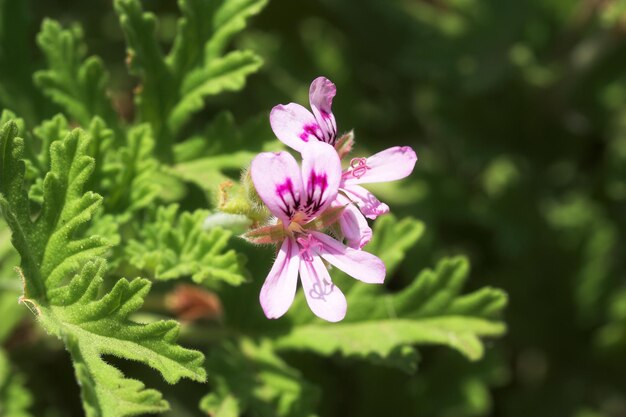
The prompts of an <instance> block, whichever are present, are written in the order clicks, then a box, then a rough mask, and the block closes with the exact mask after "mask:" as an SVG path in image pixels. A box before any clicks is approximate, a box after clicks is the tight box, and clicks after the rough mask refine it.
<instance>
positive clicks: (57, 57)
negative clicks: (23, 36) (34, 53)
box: [35, 19, 117, 127]
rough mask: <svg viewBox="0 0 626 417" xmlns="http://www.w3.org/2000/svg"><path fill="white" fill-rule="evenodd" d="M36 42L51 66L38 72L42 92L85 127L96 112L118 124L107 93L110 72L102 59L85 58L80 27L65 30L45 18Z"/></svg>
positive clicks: (37, 77)
mask: <svg viewBox="0 0 626 417" xmlns="http://www.w3.org/2000/svg"><path fill="white" fill-rule="evenodd" d="M37 44H38V45H39V47H40V48H41V50H42V52H43V53H44V55H45V57H46V60H47V62H48V69H46V70H41V71H37V72H36V73H35V84H36V85H37V86H38V87H39V88H40V89H41V91H42V92H43V93H44V94H45V95H46V96H48V97H49V98H50V99H51V100H52V101H54V102H55V103H56V104H58V105H59V106H61V107H62V108H63V109H64V110H65V111H66V112H67V113H68V114H69V115H70V116H71V117H72V118H74V119H75V120H76V121H77V122H78V123H79V124H81V125H82V126H85V127H86V126H88V125H89V123H90V122H91V119H92V117H94V116H96V115H98V116H100V117H103V118H104V119H105V120H106V121H107V122H108V123H109V124H113V123H116V120H117V118H116V116H115V113H114V112H113V108H112V107H111V103H110V101H109V98H108V97H107V94H106V86H107V82H108V75H107V73H106V71H105V69H104V65H103V63H102V60H101V59H100V58H98V57H94V56H91V57H88V58H86V59H85V55H86V46H85V44H84V43H83V33H82V30H81V29H80V27H79V26H72V27H71V28H69V29H63V28H62V27H61V25H60V24H59V23H58V22H55V21H54V20H50V19H44V21H43V23H42V26H41V32H40V33H39V35H38V36H37Z"/></svg>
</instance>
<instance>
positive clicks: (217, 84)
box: [115, 0, 264, 162]
mask: <svg viewBox="0 0 626 417" xmlns="http://www.w3.org/2000/svg"><path fill="white" fill-rule="evenodd" d="M230 3H241V2H225V3H224V4H222V5H217V4H215V3H213V2H212V1H209V0H181V1H180V2H179V5H180V9H181V11H182V17H181V18H180V20H179V23H178V32H177V36H176V38H175V40H174V46H173V49H172V51H171V53H170V54H169V56H168V57H167V58H165V57H164V55H163V52H162V50H161V48H160V46H159V44H158V42H157V40H156V36H155V21H156V20H155V17H154V15H153V14H152V13H144V12H143V10H142V8H141V5H140V3H139V1H138V0H116V2H115V8H116V11H117V13H118V15H119V17H120V21H121V23H122V28H123V29H124V32H125V34H126V38H127V42H128V63H129V66H130V69H131V71H132V72H133V73H134V74H135V75H137V76H138V77H139V78H140V79H141V86H140V88H139V89H138V90H137V91H138V94H137V96H136V101H137V106H138V108H139V117H140V118H141V120H142V121H145V122H148V123H150V125H151V127H152V129H153V131H154V135H155V138H156V150H157V153H158V155H159V157H160V159H162V160H166V161H167V162H171V160H172V158H173V149H172V147H173V144H174V142H175V141H174V138H175V136H176V134H177V133H178V131H179V130H180V129H181V128H182V127H183V125H184V124H185V122H186V121H187V120H189V118H190V117H191V115H192V114H193V113H194V112H196V111H198V110H199V109H200V108H202V106H203V98H204V97H206V96H208V95H215V94H218V93H220V92H223V91H237V90H240V89H241V88H242V87H243V86H244V84H245V79H246V77H247V76H248V75H249V74H251V73H252V72H255V71H256V70H257V69H258V68H259V67H260V65H261V60H260V58H259V57H258V56H256V55H255V54H254V53H252V52H250V51H233V52H231V53H229V54H227V55H225V56H222V55H221V52H222V50H223V45H225V42H226V40H227V39H229V38H230V36H232V35H233V34H234V33H235V32H236V31H237V30H241V29H242V28H243V27H244V26H245V24H244V22H245V19H246V18H247V17H248V16H250V15H252V14H254V13H256V12H258V11H259V10H260V9H261V8H262V6H263V4H264V2H254V3H258V4H257V5H253V4H252V3H251V4H250V5H247V6H245V5H244V6H245V7H241V8H239V9H237V8H236V9H232V4H230ZM211 22H213V23H211ZM219 39H221V40H219ZM212 41H214V42H217V44H219V45H222V46H220V47H219V48H217V49H218V50H219V51H220V53H219V54H217V55H211V56H209V54H208V53H207V51H208V50H216V48H215V47H209V45H210V44H211V42H212Z"/></svg>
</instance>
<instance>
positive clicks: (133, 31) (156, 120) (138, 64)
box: [115, 0, 178, 160]
mask: <svg viewBox="0 0 626 417" xmlns="http://www.w3.org/2000/svg"><path fill="white" fill-rule="evenodd" d="M115 10H116V12H117V14H118V15H119V18H120V23H121V25H122V29H123V30H124V33H125V35H126V40H127V43H128V45H127V54H128V58H127V63H128V66H129V68H130V71H131V73H132V74H134V75H136V76H138V77H139V78H140V79H141V82H142V83H141V86H140V88H139V93H138V94H137V95H136V97H135V100H136V104H137V108H138V111H139V118H140V120H142V121H144V122H148V123H150V126H151V127H152V130H153V132H154V135H155V140H156V144H157V152H158V154H159V155H160V157H161V158H162V159H164V160H169V159H171V151H172V150H171V147H172V144H173V141H174V139H173V136H172V134H171V132H170V131H169V129H168V128H167V126H166V121H167V119H168V116H169V112H170V110H171V108H172V106H173V105H174V103H175V101H176V98H177V96H178V92H177V90H178V86H177V83H176V81H175V79H174V77H173V74H172V73H171V71H170V70H169V68H168V67H167V65H166V63H165V59H164V56H163V51H162V50H161V48H160V46H159V44H158V42H157V40H156V34H155V29H156V19H155V17H154V14H152V13H144V12H143V10H142V8H141V4H140V3H139V1H137V0H116V1H115Z"/></svg>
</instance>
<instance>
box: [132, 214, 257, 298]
mask: <svg viewBox="0 0 626 417" xmlns="http://www.w3.org/2000/svg"><path fill="white" fill-rule="evenodd" d="M208 215H209V212H208V211H206V210H196V211H195V212H193V213H189V212H182V213H181V214H178V206H177V205H170V206H168V207H159V208H158V209H156V210H152V211H151V213H150V214H149V218H148V220H147V221H146V222H145V223H144V224H143V225H142V226H141V229H140V230H139V238H138V239H134V240H131V241H130V242H129V244H128V246H127V248H126V252H127V254H128V256H129V259H130V263H131V264H132V265H133V266H135V267H136V268H138V269H139V270H141V271H143V272H144V273H146V274H148V276H150V277H153V278H155V279H159V280H170V279H177V278H182V277H186V276H190V277H192V279H193V280H194V281H195V282H197V283H201V284H204V285H209V286H214V285H216V284H218V283H220V282H226V283H228V284H231V285H239V284H241V283H242V282H244V281H245V280H246V272H245V269H244V263H245V261H244V258H243V257H242V256H241V255H238V254H237V253H236V252H235V251H234V250H233V249H228V246H229V241H230V239H231V237H232V233H231V232H230V231H228V230H224V229H222V228H219V227H215V228H211V229H209V230H204V228H203V224H204V221H205V219H206V218H207V217H208Z"/></svg>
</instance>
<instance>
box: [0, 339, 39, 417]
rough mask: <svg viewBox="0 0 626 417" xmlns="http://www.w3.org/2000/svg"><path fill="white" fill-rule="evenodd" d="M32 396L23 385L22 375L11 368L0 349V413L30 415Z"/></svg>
mask: <svg viewBox="0 0 626 417" xmlns="http://www.w3.org/2000/svg"><path fill="white" fill-rule="evenodd" d="M31 404H32V396H31V394H30V393H29V392H28V391H27V390H26V388H25V387H24V377H23V375H22V374H20V373H17V372H15V371H13V370H12V369H11V365H10V363H9V361H8V359H7V357H6V354H5V353H4V351H3V350H2V349H0V415H2V416H11V417H30V416H31V415H32V414H30V413H29V412H28V408H29V407H30V406H31Z"/></svg>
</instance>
